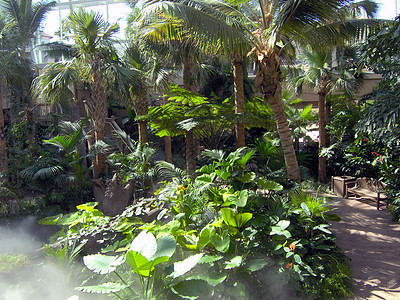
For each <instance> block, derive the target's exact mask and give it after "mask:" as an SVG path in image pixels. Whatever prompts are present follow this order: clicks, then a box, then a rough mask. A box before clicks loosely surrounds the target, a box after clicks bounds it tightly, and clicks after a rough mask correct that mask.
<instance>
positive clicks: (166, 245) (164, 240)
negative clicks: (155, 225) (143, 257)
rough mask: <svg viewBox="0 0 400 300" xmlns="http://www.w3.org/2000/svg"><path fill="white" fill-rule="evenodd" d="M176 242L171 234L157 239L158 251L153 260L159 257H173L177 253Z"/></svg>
mask: <svg viewBox="0 0 400 300" xmlns="http://www.w3.org/2000/svg"><path fill="white" fill-rule="evenodd" d="M175 249H176V241H175V239H174V237H173V236H172V235H170V234H166V235H163V236H161V237H159V238H158V239H157V251H156V253H155V254H154V256H153V257H151V259H154V258H158V257H163V256H167V257H171V256H172V255H173V254H174V253H175Z"/></svg>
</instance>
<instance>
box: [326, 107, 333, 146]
mask: <svg viewBox="0 0 400 300" xmlns="http://www.w3.org/2000/svg"><path fill="white" fill-rule="evenodd" d="M331 109H332V105H331V101H330V100H328V99H325V125H326V124H329V122H330V120H331ZM325 127H326V126H325ZM330 145H331V137H330V134H329V131H328V132H326V144H325V146H326V147H329V146H330Z"/></svg>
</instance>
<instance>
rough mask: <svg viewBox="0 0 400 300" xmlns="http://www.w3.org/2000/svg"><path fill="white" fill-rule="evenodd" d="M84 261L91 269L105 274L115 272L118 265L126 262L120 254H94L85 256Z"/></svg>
mask: <svg viewBox="0 0 400 300" xmlns="http://www.w3.org/2000/svg"><path fill="white" fill-rule="evenodd" d="M83 262H84V264H85V266H86V267H87V268H88V269H89V270H91V271H93V272H95V273H97V274H102V275H103V274H108V273H111V272H113V271H114V270H115V269H116V268H117V266H119V265H120V264H122V263H123V262H124V258H123V257H120V256H108V255H102V254H94V255H88V256H85V257H84V258H83Z"/></svg>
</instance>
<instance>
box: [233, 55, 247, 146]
mask: <svg viewBox="0 0 400 300" xmlns="http://www.w3.org/2000/svg"><path fill="white" fill-rule="evenodd" d="M232 66H233V83H234V87H235V114H236V130H235V131H236V148H240V147H244V146H245V145H246V141H245V135H244V121H243V118H242V116H243V113H244V85H243V56H241V55H232Z"/></svg>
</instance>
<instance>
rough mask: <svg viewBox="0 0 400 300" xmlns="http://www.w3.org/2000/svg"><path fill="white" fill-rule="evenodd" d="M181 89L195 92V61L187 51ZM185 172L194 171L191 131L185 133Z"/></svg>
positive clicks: (194, 160) (193, 147)
mask: <svg viewBox="0 0 400 300" xmlns="http://www.w3.org/2000/svg"><path fill="white" fill-rule="evenodd" d="M183 87H184V88H185V89H186V90H188V91H192V92H196V89H197V88H196V74H195V61H194V57H193V54H192V51H191V50H189V52H188V54H187V55H186V57H185V59H184V62H183ZM185 143H186V172H187V173H188V175H190V176H192V175H193V174H194V172H195V170H196V152H195V146H194V145H195V143H194V133H193V129H191V130H189V131H186V139H185Z"/></svg>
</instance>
